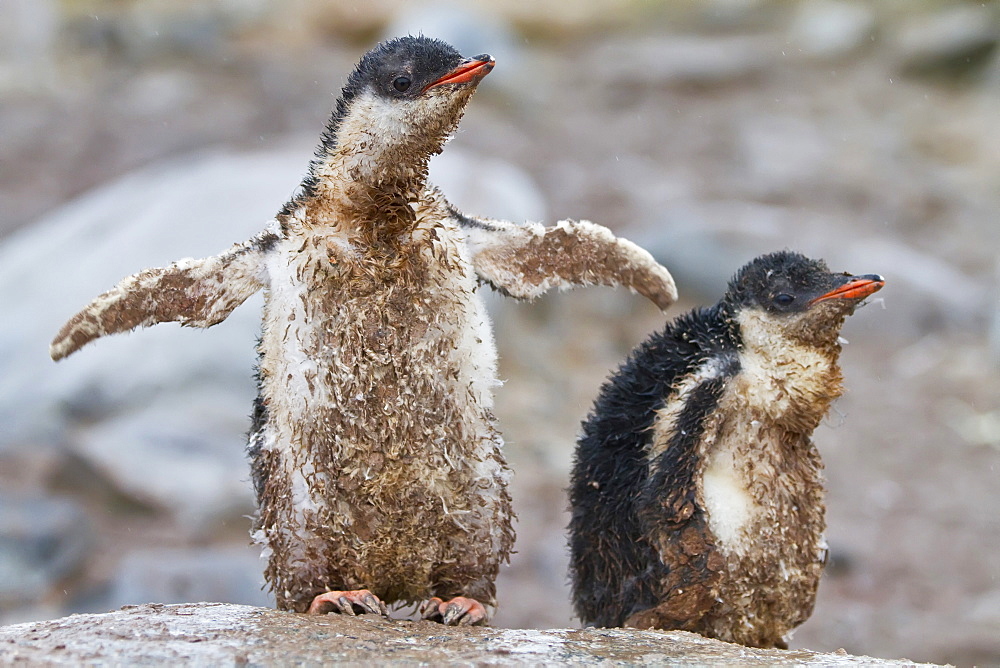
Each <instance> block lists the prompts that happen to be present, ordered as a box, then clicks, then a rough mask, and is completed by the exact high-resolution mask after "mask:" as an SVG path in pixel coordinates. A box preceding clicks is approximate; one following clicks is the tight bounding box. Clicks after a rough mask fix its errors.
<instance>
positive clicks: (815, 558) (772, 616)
mask: <svg viewBox="0 0 1000 668" xmlns="http://www.w3.org/2000/svg"><path fill="white" fill-rule="evenodd" d="M882 285H883V280H882V278H881V277H880V276H850V275H847V274H834V273H830V272H829V271H828V270H827V268H826V265H825V264H824V263H823V262H821V261H816V260H810V259H807V258H805V257H803V256H801V255H798V254H796V253H790V252H779V253H773V254H771V255H765V256H763V257H759V258H757V259H755V260H754V261H752V262H750V263H749V264H748V265H746V266H745V267H743V268H742V269H741V270H740V271H739V273H737V274H736V276H735V278H733V280H732V282H730V284H729V289H728V291H727V292H726V294H725V296H724V297H723V298H722V300H721V301H720V302H719V303H718V304H716V305H715V306H712V307H709V308H702V309H698V310H695V311H692V312H690V313H688V314H686V315H683V316H680V317H679V318H677V319H676V320H674V321H673V322H672V323H670V324H668V325H667V327H666V328H665V329H664V330H663V331H661V332H658V333H655V334H653V335H652V336H650V337H649V339H647V340H646V341H645V342H644V343H642V344H641V345H639V346H638V347H637V348H636V349H635V350H634V351H633V352H632V354H631V355H630V356H629V358H628V360H627V361H626V362H625V363H624V364H623V365H622V366H621V367H620V368H619V369H618V371H617V373H615V374H614V375H613V376H612V377H611V379H610V380H609V381H608V382H607V383H606V384H605V385H604V386H603V388H602V389H601V392H600V395H599V397H598V398H597V401H596V402H595V404H594V408H593V411H592V412H591V414H590V415H589V417H588V418H587V420H586V422H584V424H583V434H582V436H581V437H580V440H579V443H578V444H577V451H576V457H575V462H574V467H573V474H572V484H571V488H570V503H571V508H572V519H571V521H570V552H571V561H570V570H571V575H572V581H573V600H574V604H575V606H576V612H577V615H578V616H579V617H580V618H581V619H582V620H583V621H584V622H585V623H586V624H590V625H597V626H634V627H639V628H659V629H682V630H687V631H694V632H697V633H701V634H703V635H706V636H710V637H714V638H719V639H721V640H725V641H729V642H738V643H742V644H745V645H752V646H759V647H783V646H785V641H784V638H785V635H786V634H787V633H788V632H789V631H790V630H791V629H793V628H794V627H795V626H797V625H799V624H801V623H802V622H803V621H805V620H806V618H808V617H809V615H810V613H811V612H812V608H813V603H814V601H815V596H816V586H817V584H818V583H819V577H820V573H821V571H822V570H823V564H824V562H825V560H826V544H825V542H824V539H823V532H824V529H825V520H824V505H823V481H822V476H821V469H822V462H821V460H820V456H819V453H818V452H817V450H816V448H815V446H814V445H813V442H812V439H811V436H812V432H813V430H814V429H815V428H816V426H817V425H818V424H819V422H820V420H821V419H822V418H823V416H824V415H825V414H826V412H827V409H828V408H829V406H830V403H831V402H832V401H833V400H834V399H835V398H837V397H838V396H839V395H840V393H841V373H840V369H839V367H838V366H837V359H838V357H839V355H840V344H839V343H838V340H839V332H840V328H841V326H842V325H843V322H844V319H845V318H846V317H847V316H848V315H850V314H851V313H853V311H854V309H855V307H856V306H857V305H858V303H859V302H860V301H861V300H863V299H864V298H865V297H867V296H869V295H871V294H872V293H874V292H875V291H877V290H879V289H880V288H881V287H882Z"/></svg>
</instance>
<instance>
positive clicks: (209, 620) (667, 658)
mask: <svg viewBox="0 0 1000 668" xmlns="http://www.w3.org/2000/svg"><path fill="white" fill-rule="evenodd" d="M0 659H2V660H3V661H4V662H7V663H13V662H15V661H20V662H24V663H29V664H31V665H39V666H53V665H74V664H77V665H78V664H81V663H84V662H86V663H88V664H94V663H97V664H110V665H134V664H144V663H155V664H168V663H169V664H177V663H186V664H196V665H247V664H253V665H332V664H337V665H344V664H354V665H357V664H365V665H368V664H371V663H373V662H377V663H393V664H413V665H499V666H523V665H545V664H549V665H555V664H558V665H602V666H603V665H623V664H628V665H651V664H652V665H713V666H854V665H866V666H903V665H907V666H913V665H916V664H913V663H912V662H909V661H905V660H903V661H889V660H883V659H873V658H871V657H857V656H851V655H849V654H847V653H846V652H843V651H841V652H838V653H834V654H820V653H817V652H809V651H805V650H793V651H789V650H760V649H752V648H748V647H742V646H740V645H731V644H729V643H723V642H719V641H717V640H710V639H708V638H703V637H701V636H698V635H695V634H693V633H687V632H683V631H672V632H662V631H638V630H635V629H584V630H575V629H555V630H546V631H536V630H526V629H494V628H481V627H479V628H454V627H446V626H442V625H440V624H435V623H433V622H425V621H421V622H409V621H396V620H387V619H384V618H381V617H374V616H371V615H364V616H360V617H345V616H339V615H324V616H309V615H300V614H295V613H288V612H277V611H275V610H268V609H264V608H254V607H250V606H245V605H227V604H221V603H196V604H185V605H162V604H151V605H143V606H138V607H131V606H129V607H126V608H124V609H122V610H120V611H117V612H110V613H106V614H100V615H72V616H70V617H66V618H63V619H59V620H54V621H51V622H37V623H29V624H16V625H13V626H7V627H2V628H0ZM921 665H927V664H921Z"/></svg>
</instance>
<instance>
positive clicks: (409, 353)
mask: <svg viewBox="0 0 1000 668" xmlns="http://www.w3.org/2000/svg"><path fill="white" fill-rule="evenodd" d="M493 65H494V62H493V59H492V58H491V57H490V56H487V55H482V56H476V57H475V58H470V59H465V58H462V57H461V56H460V55H459V54H458V52H456V51H455V50H454V49H453V48H451V47H450V46H448V45H447V44H445V43H443V42H440V41H437V40H433V39H429V38H424V37H404V38H401V39H395V40H391V41H388V42H385V43H383V44H380V45H378V46H377V47H376V48H375V49H373V50H372V51H371V52H369V53H368V54H367V55H365V56H364V57H363V58H362V60H361V62H360V64H359V65H358V67H357V69H356V70H355V71H354V72H353V73H352V74H351V75H350V77H349V78H348V81H347V85H346V86H345V88H344V90H343V93H342V95H341V97H340V99H339V101H338V103H337V106H336V109H335V110H334V112H333V114H332V116H331V119H330V121H329V123H328V125H327V128H326V131H325V132H324V134H323V137H322V139H321V142H320V145H319V148H318V149H317V152H316V157H315V158H314V159H313V161H312V162H311V164H310V167H309V173H308V175H307V176H306V178H305V179H304V181H303V183H302V187H301V188H300V189H299V192H298V194H297V195H296V196H295V197H293V198H292V199H291V200H290V201H289V202H287V203H286V204H285V205H284V207H282V209H281V210H280V212H279V214H278V215H277V216H276V217H275V219H274V220H273V221H271V223H270V224H269V225H268V226H267V228H266V230H265V231H263V232H261V233H260V234H259V235H258V236H256V237H255V238H253V239H251V240H249V241H247V242H245V243H242V244H237V245H235V246H233V248H231V249H230V250H228V251H226V252H224V253H221V254H220V255H217V256H214V257H210V258H205V259H201V260H182V261H179V262H176V263H174V264H172V265H170V266H169V267H164V268H159V269H149V270H146V271H143V272H140V273H139V274H136V275H135V276H131V277H129V278H126V279H124V280H123V281H122V282H121V283H119V284H118V286H116V287H115V288H113V289H112V290H110V291H109V292H107V293H105V294H103V295H101V296H99V297H98V298H97V299H95V300H94V301H93V302H91V303H90V304H89V305H88V306H86V307H85V308H84V309H83V310H82V311H81V312H80V313H78V314H77V315H75V316H73V318H71V319H70V320H69V322H67V324H66V325H65V326H64V327H63V329H62V330H61V331H60V332H59V334H58V335H57V337H56V339H55V340H54V341H53V343H52V348H51V352H52V356H53V358H55V359H59V358H61V357H65V356H66V355H69V354H71V353H73V352H74V351H76V350H77V349H79V348H80V347H81V346H83V345H84V344H86V343H88V342H89V341H91V340H93V339H95V338H98V337H100V336H105V335H108V334H114V333H116V332H122V331H127V330H130V329H133V328H135V327H146V326H149V325H153V324H156V323H158V322H170V321H172V322H179V323H181V324H182V325H187V326H193V327H209V326H211V325H213V324H216V323H218V322H221V321H222V320H224V319H225V318H226V317H227V316H228V314H229V313H230V312H231V311H232V310H233V309H235V308H236V307H237V306H239V305H240V304H241V303H242V302H243V301H244V300H245V299H247V297H249V296H250V295H251V294H253V293H255V292H256V291H258V290H260V289H264V291H265V295H266V299H265V305H264V311H263V323H262V333H261V339H260V344H259V348H258V350H259V354H260V361H259V365H258V385H259V395H258V397H257V400H256V401H255V403H254V410H253V424H252V428H251V432H250V436H249V446H248V451H249V457H250V462H251V468H252V479H253V483H254V487H255V490H256V493H257V499H258V504H259V511H258V517H257V519H256V521H255V526H254V531H253V536H254V539H255V540H256V541H257V542H258V543H259V544H260V545H261V546H262V548H263V549H264V552H265V554H266V555H267V557H268V565H267V568H266V579H267V582H268V583H269V585H270V586H271V588H272V590H273V591H274V594H275V597H276V599H277V604H278V606H279V607H280V608H282V609H290V610H297V611H305V610H307V609H308V608H309V607H310V604H311V603H312V602H313V601H314V599H315V600H316V601H317V606H318V607H319V608H324V607H332V608H334V609H335V610H337V611H342V612H353V611H371V610H375V611H379V612H381V611H382V610H384V606H383V605H382V602H387V603H393V602H404V603H418V602H424V606H423V608H424V613H425V614H426V616H428V617H429V618H434V619H439V620H440V621H444V622H445V623H474V622H478V621H482V620H483V619H484V618H485V616H486V614H487V610H486V607H489V606H492V605H494V603H495V586H494V580H495V579H496V576H497V572H498V569H499V566H500V564H501V563H502V562H503V561H505V560H506V559H507V558H508V555H509V554H510V550H511V546H512V544H513V540H514V532H513V528H512V525H511V515H512V514H511V505H510V497H509V494H508V491H507V486H508V481H509V478H510V471H509V470H508V468H507V465H506V463H505V461H504V458H503V455H502V452H501V445H502V441H501V437H500V434H499V432H498V430H497V427H496V422H495V419H494V417H493V391H494V389H495V387H496V386H497V384H498V382H497V378H496V352H495V347H494V344H493V335H492V331H491V327H490V323H489V321H488V318H487V314H486V310H485V308H484V306H483V302H482V300H481V297H480V295H479V294H478V288H479V286H480V284H483V283H486V284H489V285H490V286H492V287H494V288H495V289H497V290H499V291H501V292H503V293H505V294H507V295H510V296H513V297H517V298H532V297H535V296H537V295H539V294H542V293H543V292H545V291H546V290H549V289H551V288H554V287H555V288H566V287H570V286H574V285H594V284H600V285H621V286H625V287H628V288H630V289H633V290H635V291H637V292H639V293H641V294H643V295H644V296H646V297H648V298H649V299H651V300H652V301H653V302H654V303H656V304H657V305H658V306H660V307H661V308H666V307H667V306H669V305H670V304H671V303H672V302H673V300H674V299H675V297H676V293H675V289H674V284H673V280H672V279H671V277H670V274H669V273H668V272H667V271H666V270H665V269H664V268H663V267H661V266H660V265H659V264H658V263H656V262H655V261H654V260H653V258H652V257H651V256H650V255H649V254H648V253H646V252H645V251H643V250H642V249H640V248H639V247H637V246H635V245H634V244H632V243H630V242H628V241H625V240H623V239H618V238H615V237H614V236H613V235H612V234H611V233H610V232H609V231H608V230H607V229H605V228H603V227H600V226H598V225H594V224H592V223H588V222H585V221H581V222H569V221H564V222H561V223H559V224H557V225H555V226H553V227H543V226H542V225H539V224H534V223H529V224H515V223H510V222H506V221H499V220H488V219H481V218H474V217H470V216H466V215H464V214H461V213H460V212H458V210H457V209H455V207H453V206H452V205H450V204H449V203H448V202H447V200H446V199H445V197H444V195H443V194H442V193H441V192H439V191H438V190H436V189H434V188H433V187H431V186H430V185H428V184H427V180H426V179H427V164H428V160H429V159H430V157H431V156H432V155H434V154H435V153H438V152H440V150H441V149H442V147H443V145H444V143H445V142H446V141H447V139H448V137H450V136H451V134H452V133H453V132H454V130H455V128H456V127H457V125H458V122H459V120H460V119H461V116H462V113H463V111H464V109H465V105H466V103H467V102H468V100H469V98H470V97H471V95H472V93H473V92H474V90H475V88H476V86H477V85H478V83H479V81H481V80H482V78H483V77H484V76H486V75H487V74H488V73H489V71H490V70H491V69H492V67H493ZM365 590H367V591H365ZM331 591H332V592H333V593H331V594H326V592H331ZM324 594H325V595H324ZM320 595H324V596H322V597H321V598H319V599H317V598H316V597H317V596H320ZM372 597H375V598H372ZM379 599H381V600H379ZM439 599H444V600H440V601H439ZM448 599H451V600H450V601H449V600H448ZM373 601H376V602H374V603H373ZM484 606H485V607H484Z"/></svg>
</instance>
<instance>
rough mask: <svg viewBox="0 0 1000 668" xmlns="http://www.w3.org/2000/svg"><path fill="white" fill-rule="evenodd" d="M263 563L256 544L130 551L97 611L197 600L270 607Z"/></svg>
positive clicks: (269, 596)
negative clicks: (136, 605)
mask: <svg viewBox="0 0 1000 668" xmlns="http://www.w3.org/2000/svg"><path fill="white" fill-rule="evenodd" d="M263 566H264V562H263V561H261V559H260V548H259V547H257V546H242V547H240V546H234V547H216V548H189V549H183V548H176V549H144V550H134V551H132V552H129V553H128V554H126V555H125V556H124V557H123V558H122V559H121V561H120V562H119V563H118V566H117V568H116V569H115V575H114V580H113V581H112V583H111V586H110V588H109V590H108V593H107V594H106V596H105V597H104V598H103V600H101V601H100V602H99V605H100V606H101V607H100V608H97V609H104V610H107V609H108V608H118V607H120V606H123V605H135V604H140V603H146V602H148V601H158V602H161V603H182V602H184V601H192V600H198V599H203V600H211V601H225V602H227V603H243V604H249V605H261V606H269V605H274V600H273V598H272V597H271V595H270V594H269V593H267V592H265V591H264V590H263V587H264V575H263ZM92 607H96V605H92Z"/></svg>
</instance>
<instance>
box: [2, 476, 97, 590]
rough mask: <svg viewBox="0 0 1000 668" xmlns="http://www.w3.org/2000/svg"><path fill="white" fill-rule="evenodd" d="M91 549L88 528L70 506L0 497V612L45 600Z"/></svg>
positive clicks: (35, 498) (37, 498)
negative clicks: (0, 610)
mask: <svg viewBox="0 0 1000 668" xmlns="http://www.w3.org/2000/svg"><path fill="white" fill-rule="evenodd" d="M91 546H92V541H91V533H90V524H89V522H88V521H87V517H86V515H85V514H84V513H83V510H82V509H81V508H80V507H79V506H77V505H76V504H75V503H73V502H72V501H69V500H66V499H58V498H51V497H42V496H40V495H37V494H33V495H24V496H22V495H15V494H10V493H3V494H0V609H4V608H6V609H10V608H16V607H20V606H25V605H30V604H34V603H36V602H38V601H39V600H41V599H43V598H45V597H46V595H47V594H48V593H49V592H50V590H51V589H52V588H53V586H54V585H55V584H56V583H57V582H58V581H59V579H60V578H62V577H65V576H66V575H68V574H70V573H72V572H73V571H74V570H76V569H78V568H79V567H80V566H81V565H82V563H83V561H84V559H85V558H86V557H87V555H88V554H89V553H90V548H91Z"/></svg>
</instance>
